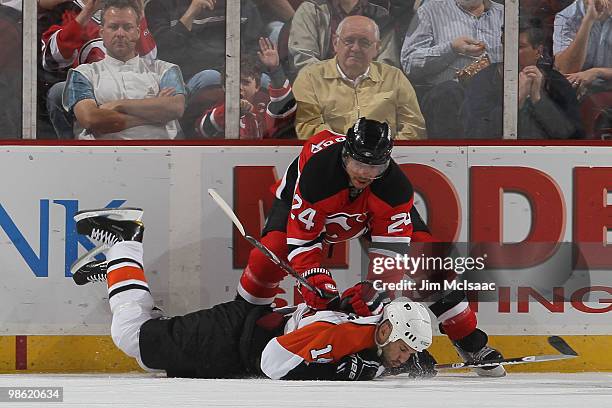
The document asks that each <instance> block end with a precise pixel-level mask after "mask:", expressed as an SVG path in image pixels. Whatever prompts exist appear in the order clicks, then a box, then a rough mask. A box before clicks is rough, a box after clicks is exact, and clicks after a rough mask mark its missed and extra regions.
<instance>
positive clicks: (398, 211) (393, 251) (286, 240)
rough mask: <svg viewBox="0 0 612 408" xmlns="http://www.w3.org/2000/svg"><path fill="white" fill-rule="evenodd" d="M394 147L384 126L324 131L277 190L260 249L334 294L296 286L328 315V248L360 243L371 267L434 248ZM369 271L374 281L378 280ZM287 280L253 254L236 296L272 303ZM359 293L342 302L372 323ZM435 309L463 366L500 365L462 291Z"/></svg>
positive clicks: (488, 372) (365, 122)
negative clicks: (428, 245) (415, 246)
mask: <svg viewBox="0 0 612 408" xmlns="http://www.w3.org/2000/svg"><path fill="white" fill-rule="evenodd" d="M392 148H393V139H392V135H391V132H390V130H389V126H388V125H387V124H386V123H380V122H377V121H375V120H370V119H366V118H360V119H359V120H358V121H357V122H356V123H355V124H354V126H352V127H351V128H350V129H348V131H347V133H346V135H342V134H338V133H334V132H331V131H328V130H324V131H322V132H320V133H318V134H317V135H315V136H313V137H312V138H310V139H309V140H308V141H307V142H306V144H305V145H304V147H303V148H302V151H301V153H300V155H299V157H298V158H296V159H295V160H294V161H293V162H292V163H291V165H290V166H289V167H288V169H287V171H286V172H285V174H284V176H283V178H282V179H281V180H279V181H278V182H277V184H276V185H275V186H273V191H274V194H275V197H276V199H275V201H274V203H273V205H272V209H271V211H270V213H269V215H268V218H267V220H266V224H265V226H264V229H263V232H262V239H261V242H262V244H263V245H265V246H266V247H267V248H269V249H270V250H271V251H272V252H274V253H275V254H276V255H277V256H279V257H283V258H285V259H287V260H288V262H289V263H290V264H291V266H292V267H293V268H294V269H295V270H296V271H297V272H298V273H300V274H302V276H303V277H304V278H305V279H306V280H307V281H308V282H309V283H310V284H311V285H312V286H314V287H317V288H319V289H321V290H322V291H324V292H327V293H328V294H329V296H328V297H327V298H322V297H319V296H318V295H317V294H316V293H315V292H313V291H311V290H309V289H308V288H306V287H305V286H300V285H298V288H299V291H300V293H301V295H302V297H303V299H304V301H305V302H306V304H307V305H308V306H310V307H311V308H312V309H315V310H326V309H328V308H329V307H330V298H333V297H334V295H338V291H337V289H336V283H335V281H334V279H333V277H332V274H331V272H330V271H329V270H328V269H326V268H324V267H322V265H321V262H322V260H323V245H324V244H333V243H336V242H342V241H346V240H350V239H354V238H358V237H362V238H363V239H364V240H366V241H367V242H368V246H369V248H368V255H369V256H370V259H371V260H372V259H373V258H374V257H380V256H383V257H394V256H396V255H400V256H401V255H403V254H407V253H408V251H409V246H410V243H411V242H435V238H434V237H432V235H431V234H430V232H429V230H428V228H427V226H426V225H425V223H424V222H423V220H422V219H421V217H420V216H419V213H418V211H417V210H416V208H415V207H414V206H413V195H414V194H413V189H412V185H411V183H410V181H409V180H408V178H407V177H406V176H405V175H404V173H403V172H402V170H401V169H400V167H399V166H398V165H397V163H395V161H394V160H393V159H392V158H391V151H392ZM370 263H372V262H370ZM371 272H372V271H371V270H370V273H369V274H368V277H369V278H373V275H372V274H371ZM395 272H397V271H395ZM285 275H286V274H285V272H284V271H282V270H281V269H280V268H278V267H277V266H275V265H274V264H273V263H272V262H270V261H269V260H268V259H267V258H266V257H265V256H264V255H262V254H261V253H260V252H259V251H258V250H257V249H254V250H252V251H251V253H250V256H249V261H248V265H247V267H246V268H245V270H244V272H243V274H242V277H241V278H240V283H239V285H238V294H239V295H240V296H241V297H242V298H244V299H246V300H247V301H248V302H251V303H254V304H269V303H270V302H272V300H273V299H274V297H275V296H276V294H277V293H278V286H279V283H280V281H281V280H282V279H283V278H284V277H285ZM402 275H403V273H400V274H398V273H392V274H391V275H389V276H385V277H383V278H384V279H386V280H387V281H391V280H394V281H399V280H400V279H401V278H402ZM379 278H380V277H379ZM361 289H362V288H361V287H359V286H356V287H354V288H351V289H349V291H348V292H345V293H344V295H343V298H344V299H347V300H348V301H349V302H350V303H351V304H352V305H353V308H354V310H355V312H356V313H358V314H359V315H361V316H369V315H371V314H372V313H373V310H372V309H371V308H370V307H368V304H367V303H368V297H367V296H364V293H365V292H367V291H364V290H361ZM430 310H431V311H432V312H433V313H434V314H435V316H436V317H437V318H438V321H439V322H440V329H441V331H443V332H444V333H446V334H447V336H448V337H449V338H450V340H451V341H452V342H453V345H454V346H455V348H456V349H457V352H458V353H459V355H460V356H461V357H462V358H463V359H464V360H490V359H497V358H501V354H500V353H499V352H498V351H497V350H495V349H492V348H490V347H488V346H487V342H488V337H487V335H486V333H484V332H483V331H482V330H480V329H478V328H477V327H476V315H475V313H474V312H473V311H472V310H471V309H470V307H469V305H468V302H467V299H466V295H465V293H464V292H463V291H456V290H455V291H450V292H447V293H442V294H438V296H437V297H436V299H435V301H434V303H433V304H431V305H430ZM378 312H380V310H378ZM475 371H476V372H477V373H478V374H479V375H483V376H494V377H498V376H503V375H505V370H504V368H503V367H502V366H495V367H492V368H490V367H489V368H487V369H475Z"/></svg>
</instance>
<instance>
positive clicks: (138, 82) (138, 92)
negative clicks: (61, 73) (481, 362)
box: [63, 0, 185, 139]
mask: <svg viewBox="0 0 612 408" xmlns="http://www.w3.org/2000/svg"><path fill="white" fill-rule="evenodd" d="M140 16H141V12H140V9H139V4H138V3H137V2H135V1H133V0H110V1H108V2H106V4H105V6H104V8H103V9H102V27H101V28H100V35H101V36H102V41H103V43H104V46H105V47H106V50H107V55H106V57H105V58H104V59H103V60H102V61H99V62H95V63H93V64H82V65H80V66H78V67H77V68H75V69H72V70H70V72H69V73H68V79H67V85H66V88H65V90H64V95H63V105H64V109H66V110H67V111H69V112H72V113H74V115H75V117H76V120H77V123H76V124H75V134H76V135H77V136H78V138H79V139H93V138H96V139H97V138H100V139H174V138H175V137H177V136H178V135H179V133H180V127H179V124H178V121H177V119H179V118H180V117H181V116H182V115H183V111H184V109H185V96H184V95H185V85H184V83H183V78H182V75H181V71H180V69H179V67H178V66H176V65H174V64H171V63H168V62H165V61H161V60H155V61H152V62H150V61H146V60H144V59H143V58H141V57H139V56H138V54H137V52H136V43H137V41H138V38H139V36H140V31H139V19H140V18H141V17H140Z"/></svg>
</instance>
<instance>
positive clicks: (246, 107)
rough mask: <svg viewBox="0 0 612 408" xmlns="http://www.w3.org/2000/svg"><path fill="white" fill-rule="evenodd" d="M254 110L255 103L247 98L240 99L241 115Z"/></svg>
mask: <svg viewBox="0 0 612 408" xmlns="http://www.w3.org/2000/svg"><path fill="white" fill-rule="evenodd" d="M252 110H253V104H252V103H251V102H249V101H247V100H246V99H241V100H240V117H243V116H244V115H246V114H247V113H250V112H251V111H252Z"/></svg>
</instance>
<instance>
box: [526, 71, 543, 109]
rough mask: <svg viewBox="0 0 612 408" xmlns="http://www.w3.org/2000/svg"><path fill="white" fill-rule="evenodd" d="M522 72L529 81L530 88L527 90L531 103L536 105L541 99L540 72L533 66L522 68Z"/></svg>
mask: <svg viewBox="0 0 612 408" xmlns="http://www.w3.org/2000/svg"><path fill="white" fill-rule="evenodd" d="M523 72H524V73H525V75H527V78H530V79H531V87H530V88H529V96H530V98H531V101H532V102H533V103H537V102H538V101H539V100H540V99H541V98H542V88H543V86H544V75H542V71H540V69H539V68H538V67H536V66H535V65H530V66H528V67H525V68H523Z"/></svg>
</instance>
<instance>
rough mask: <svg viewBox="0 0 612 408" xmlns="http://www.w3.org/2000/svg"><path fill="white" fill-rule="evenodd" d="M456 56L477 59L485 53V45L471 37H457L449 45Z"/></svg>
mask: <svg viewBox="0 0 612 408" xmlns="http://www.w3.org/2000/svg"><path fill="white" fill-rule="evenodd" d="M451 46H452V47H453V50H454V51H455V52H456V53H457V54H464V55H469V56H472V57H479V56H481V55H482V53H483V52H484V51H485V44H484V43H483V42H481V41H478V40H475V39H473V38H471V37H457V38H455V39H454V40H453V43H452V44H451Z"/></svg>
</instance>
